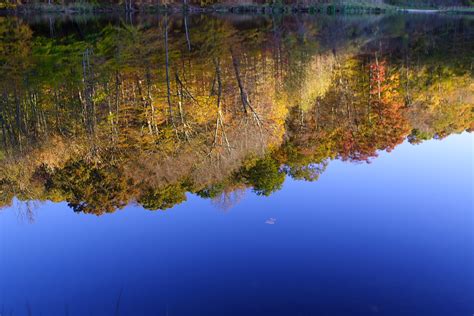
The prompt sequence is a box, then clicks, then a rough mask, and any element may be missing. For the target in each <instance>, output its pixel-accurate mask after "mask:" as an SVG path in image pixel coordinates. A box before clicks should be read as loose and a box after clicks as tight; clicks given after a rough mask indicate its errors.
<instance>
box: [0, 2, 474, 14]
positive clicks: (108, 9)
mask: <svg viewBox="0 0 474 316" xmlns="http://www.w3.org/2000/svg"><path fill="white" fill-rule="evenodd" d="M117 12H122V13H123V12H126V13H144V14H146V13H191V14H192V13H203V14H205V13H233V14H301V13H306V14H328V15H336V14H343V15H344V14H348V15H351V14H354V15H357V14H385V13H396V12H398V13H405V14H474V7H447V8H404V7H397V6H391V5H380V6H372V5H363V4H319V5H311V6H301V5H267V4H265V5H261V4H249V5H219V4H216V5H212V6H208V7H199V6H188V5H170V6H164V5H156V6H152V5H150V6H141V7H135V8H129V7H124V6H118V5H108V6H98V5H92V4H91V5H85V4H82V5H69V6H62V5H46V4H43V5H22V6H17V7H15V8H0V14H1V13H7V14H8V13H13V14H15V13H20V14H44V13H54V14H84V13H92V14H94V13H99V14H100V13H117Z"/></svg>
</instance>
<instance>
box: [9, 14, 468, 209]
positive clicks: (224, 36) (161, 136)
mask: <svg viewBox="0 0 474 316" xmlns="http://www.w3.org/2000/svg"><path fill="white" fill-rule="evenodd" d="M133 20H134V21H133V23H130V21H129V20H128V19H127V21H124V20H120V19H108V20H104V19H99V20H87V21H76V20H72V21H68V20H61V21H54V20H53V21H51V19H47V20H46V23H42V22H34V23H26V22H25V21H22V20H21V19H18V18H13V17H0V87H1V90H0V94H1V97H0V110H1V112H0V142H1V150H0V159H1V164H0V203H1V204H2V205H3V206H5V205H10V204H11V203H12V200H13V198H14V197H17V198H18V199H20V200H52V201H67V202H68V203H69V205H70V206H71V207H72V208H73V209H74V211H77V212H85V213H93V214H103V213H106V212H114V211H115V210H116V209H120V208H122V207H124V206H125V205H127V204H129V203H133V202H136V203H139V204H140V205H142V206H143V207H144V208H146V209H150V210H158V209H160V210H164V209H167V208H170V207H172V206H174V205H176V204H178V203H181V202H183V201H184V200H186V193H187V192H191V193H194V194H197V195H199V196H201V197H203V198H212V199H215V200H216V201H218V202H219V203H220V204H221V205H222V206H223V207H227V206H229V205H230V204H232V203H234V202H235V200H237V199H238V197H239V196H240V194H241V192H243V191H244V190H246V189H247V188H251V189H252V190H253V191H254V192H255V193H256V194H259V195H270V194H271V193H272V192H274V191H276V190H278V189H279V188H281V186H282V184H283V181H284V179H285V177H286V176H291V177H292V178H295V179H304V180H308V181H314V180H317V179H318V177H319V175H320V174H321V173H322V172H324V169H325V167H326V165H327V164H328V163H329V161H330V160H333V159H341V160H348V161H353V162H365V161H370V159H372V158H373V157H376V156H377V152H378V151H383V150H385V151H390V150H392V149H393V148H395V147H396V146H397V145H398V144H400V143H402V142H403V141H404V140H405V139H408V141H410V142H411V143H413V144H416V143H419V142H422V141H423V140H427V139H432V138H443V137H446V136H447V135H449V134H452V133H460V132H463V131H466V130H467V131H470V130H471V129H472V128H473V127H474V125H473V121H474V119H473V118H474V117H473V104H474V99H473V98H474V93H473V92H474V83H473V56H472V51H474V20H473V19H462V18H454V17H438V18H433V16H430V17H424V16H414V17H413V16H412V17H408V16H384V17H380V16H376V17H367V16H364V17H351V18H331V17H322V16H318V17H317V18H316V17H310V16H306V17H301V16H287V17H277V16H274V17H267V18H249V17H245V16H235V17H233V16H230V17H228V18H222V17H221V18H212V17H209V16H187V17H181V16H177V17H173V16H172V17H167V16H163V17H148V16H143V17H140V16H139V17H134V19H133Z"/></svg>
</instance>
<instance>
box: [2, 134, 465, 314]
mask: <svg viewBox="0 0 474 316" xmlns="http://www.w3.org/2000/svg"><path fill="white" fill-rule="evenodd" d="M473 149H474V137H473V135H472V134H467V133H464V134H461V135H452V136H450V137H448V138H446V139H444V140H431V141H426V142H424V143H422V144H419V145H411V144H409V143H404V144H402V145H400V146H398V147H397V148H396V149H395V150H393V151H392V152H391V153H380V155H379V157H378V158H376V159H373V161H372V162H371V163H369V164H366V163H362V164H354V163H349V162H341V161H332V162H330V163H329V165H328V167H327V169H326V171H325V172H324V173H323V174H322V175H321V177H320V179H319V180H318V181H316V182H305V181H294V180H291V179H289V178H287V179H286V181H285V183H284V186H283V189H282V190H280V191H278V192H276V193H275V194H273V195H271V196H270V197H260V196H256V195H255V194H254V193H252V192H251V191H250V190H249V191H247V192H243V194H242V196H241V197H240V201H239V202H238V203H236V204H235V205H234V206H233V207H231V208H230V209H226V210H224V209H222V208H219V206H218V205H217V204H216V203H215V202H213V201H210V200H204V199H201V198H199V197H197V196H193V195H188V200H187V201H186V202H185V203H182V204H180V205H178V206H176V207H174V208H172V209H169V210H166V211H155V212H151V211H147V210H144V209H142V208H141V207H139V206H137V205H129V206H127V207H126V208H125V209H123V210H118V211H117V212H115V213H113V214H106V215H103V216H100V217H97V216H95V215H86V214H77V213H74V212H73V211H72V210H71V209H69V208H68V206H67V204H66V203H51V202H43V203H40V202H33V203H32V204H33V205H34V222H32V223H30V222H28V221H27V220H26V219H25V217H24V216H22V215H21V214H22V211H21V209H22V208H23V209H24V204H23V205H20V203H18V202H16V203H15V205H13V206H12V207H11V208H8V209H3V210H1V211H0V314H2V315H3V314H5V315H9V313H10V312H13V315H26V314H28V310H31V311H32V314H33V315H37V314H43V315H65V314H68V315H117V314H120V315H150V314H153V315H224V314H225V315H372V314H374V315H425V316H429V315H452V316H457V315H459V316H461V315H471V314H473V313H474V268H473V267H474V202H473V196H474V194H473V193H474V190H473V181H474V180H473V179H474V170H473V163H474V159H473V158H474V155H473ZM2 306H3V307H2ZM117 311H118V312H117Z"/></svg>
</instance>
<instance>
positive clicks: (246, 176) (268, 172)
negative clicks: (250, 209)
mask: <svg viewBox="0 0 474 316" xmlns="http://www.w3.org/2000/svg"><path fill="white" fill-rule="evenodd" d="M238 177H241V178H242V179H243V180H244V181H245V182H246V183H247V184H248V185H250V186H252V188H253V191H254V192H255V193H256V194H257V195H264V196H269V195H270V194H272V193H273V192H275V191H278V190H280V189H281V187H282V186H283V182H284V181H285V173H284V172H283V171H282V170H280V166H279V164H278V162H277V161H275V160H274V159H273V158H271V157H270V156H267V157H265V158H263V159H260V160H257V162H256V163H255V165H254V166H252V167H250V168H245V169H244V170H241V171H240V172H239V175H238Z"/></svg>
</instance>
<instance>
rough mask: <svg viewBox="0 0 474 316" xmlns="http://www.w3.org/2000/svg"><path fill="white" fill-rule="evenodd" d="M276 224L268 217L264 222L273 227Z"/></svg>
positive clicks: (274, 219)
mask: <svg viewBox="0 0 474 316" xmlns="http://www.w3.org/2000/svg"><path fill="white" fill-rule="evenodd" d="M275 223H276V218H273V217H270V218H269V219H267V220H266V221H265V224H268V225H274V224H275Z"/></svg>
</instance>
